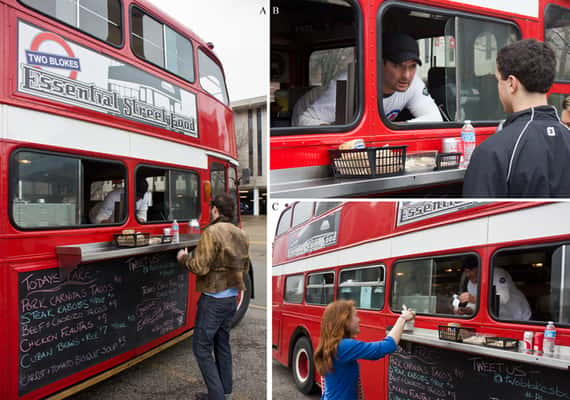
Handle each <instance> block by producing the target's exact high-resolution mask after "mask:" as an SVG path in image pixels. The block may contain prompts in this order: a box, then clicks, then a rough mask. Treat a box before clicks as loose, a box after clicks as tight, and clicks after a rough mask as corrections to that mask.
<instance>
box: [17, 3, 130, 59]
mask: <svg viewBox="0 0 570 400" xmlns="http://www.w3.org/2000/svg"><path fill="white" fill-rule="evenodd" d="M24 1H25V0H18V3H20V4H21V5H22V6H23V7H25V8H26V9H28V10H32V11H33V12H36V13H38V14H40V15H42V16H44V17H46V18H49V19H50V20H52V21H55V22H57V23H59V24H62V25H65V26H66V27H69V28H71V29H73V30H75V31H78V32H81V33H83V34H85V35H87V36H89V37H90V38H93V39H95V40H97V41H99V42H101V43H105V44H108V45H109V46H111V47H114V48H115V49H122V48H123V47H124V46H125V29H124V28H125V26H124V25H125V24H124V19H125V18H124V17H125V13H124V11H125V9H124V7H123V2H122V1H121V0H116V1H117V2H118V3H119V8H120V18H119V21H120V22H119V23H120V25H119V31H120V32H121V41H120V43H118V44H114V43H112V42H108V41H106V40H103V39H101V38H99V37H97V36H95V35H93V34H91V33H89V32H87V31H84V30H83V29H79V27H77V26H74V25H71V24H69V23H67V22H65V21H62V20H59V19H57V18H55V17H54V16H52V15H49V14H47V13H44V12H43V11H40V10H37V9H35V8H33V7H32V6H30V5H28V4H26V3H24ZM90 50H92V51H93V49H90Z"/></svg>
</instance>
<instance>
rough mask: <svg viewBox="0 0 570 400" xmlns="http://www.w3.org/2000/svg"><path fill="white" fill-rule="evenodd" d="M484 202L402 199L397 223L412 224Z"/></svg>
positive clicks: (399, 204)
mask: <svg viewBox="0 0 570 400" xmlns="http://www.w3.org/2000/svg"><path fill="white" fill-rule="evenodd" d="M483 204H485V203H484V202H476V201H400V202H399V203H398V221H397V225H398V226H400V225H405V224H411V223H413V222H417V221H421V220H423V219H428V218H433V217H437V216H440V215H444V214H450V213H453V212H457V211H460V210H465V209H467V208H472V207H477V206H480V205H483Z"/></svg>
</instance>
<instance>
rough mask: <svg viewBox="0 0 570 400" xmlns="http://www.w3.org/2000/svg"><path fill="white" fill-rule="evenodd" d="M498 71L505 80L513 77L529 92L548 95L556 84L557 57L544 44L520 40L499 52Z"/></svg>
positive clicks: (536, 41)
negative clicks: (510, 76)
mask: <svg viewBox="0 0 570 400" xmlns="http://www.w3.org/2000/svg"><path fill="white" fill-rule="evenodd" d="M497 69H498V70H499V74H501V78H502V79H503V80H505V79H507V77H508V76H509V75H513V76H515V77H516V78H517V79H518V80H519V81H520V82H521V83H522V84H523V86H524V87H525V89H526V90H527V91H529V92H534V93H546V92H548V90H550V87H551V86H552V83H553V82H554V74H555V72H556V55H555V54H554V51H552V49H551V48H550V47H549V46H548V45H547V44H545V43H544V42H539V41H538V40H535V39H525V40H519V41H518V42H514V43H511V44H509V45H507V46H505V47H503V48H502V49H501V50H499V54H498V55H497Z"/></svg>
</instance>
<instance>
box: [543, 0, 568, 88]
mask: <svg viewBox="0 0 570 400" xmlns="http://www.w3.org/2000/svg"><path fill="white" fill-rule="evenodd" d="M544 41H545V42H546V43H547V44H548V45H549V46H550V47H551V48H552V50H554V53H556V76H555V78H554V79H555V80H556V81H566V82H567V81H570V9H568V8H563V7H559V6H556V5H553V4H549V5H548V7H546V10H545V11H544Z"/></svg>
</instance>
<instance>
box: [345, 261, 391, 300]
mask: <svg viewBox="0 0 570 400" xmlns="http://www.w3.org/2000/svg"><path fill="white" fill-rule="evenodd" d="M372 268H378V269H379V270H380V271H382V274H383V277H384V279H383V280H382V282H381V284H379V285H377V286H378V287H380V286H383V287H384V293H383V295H382V307H380V308H372V307H371V308H363V307H356V308H357V309H359V310H366V311H380V310H383V309H384V307H385V305H386V264H384V263H378V264H368V265H361V266H358V267H347V268H341V269H340V270H339V272H338V283H337V287H338V290H340V289H341V288H343V287H364V286H373V285H371V284H370V283H371V282H372V281H362V282H358V283H354V282H351V283H344V284H343V283H341V279H342V273H343V272H348V271H356V270H362V269H372ZM374 283H378V281H375V282H374ZM337 297H339V296H338V292H337Z"/></svg>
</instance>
